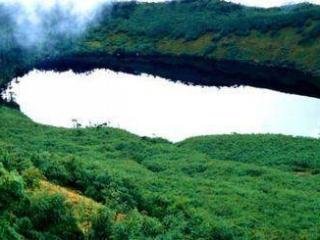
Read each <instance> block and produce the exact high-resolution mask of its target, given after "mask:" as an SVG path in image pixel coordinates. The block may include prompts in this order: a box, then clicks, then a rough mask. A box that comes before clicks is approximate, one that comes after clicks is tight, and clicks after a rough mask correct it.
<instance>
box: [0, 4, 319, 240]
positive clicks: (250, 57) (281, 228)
mask: <svg viewBox="0 0 320 240" xmlns="http://www.w3.org/2000/svg"><path fill="white" fill-rule="evenodd" d="M99 19H100V21H99V22H98V23H97V24H95V25H94V26H91V27H90V29H89V30H88V32H87V33H86V34H85V35H84V36H81V37H76V38H69V37H68V38H64V36H55V35H54V33H48V36H49V37H48V39H50V40H51V41H49V42H46V41H44V42H41V44H38V45H37V46H36V47H33V48H24V47H22V46H20V45H19V44H18V43H17V39H16V38H15V36H14V24H13V23H12V22H11V21H10V18H9V16H8V15H7V14H6V12H5V11H4V10H3V9H2V8H1V6H0V33H1V37H0V91H1V88H2V87H4V85H5V84H6V83H8V82H9V81H10V80H11V79H12V78H14V77H16V76H19V75H21V74H23V73H25V72H26V71H28V70H30V69H31V68H33V67H34V66H36V65H37V64H38V63H39V62H41V61H43V59H50V58H60V57H63V56H65V55H77V56H79V55H80V56H88V55H89V56H93V57H94V56H96V55H98V54H99V55H102V56H103V55H116V56H119V55H134V56H140V57H141V56H171V57H177V58H178V57H179V56H192V57H194V56H196V57H201V58H205V59H209V60H234V61H241V62H248V63H254V64H262V65H272V66H281V67H286V66H291V67H294V68H297V69H299V70H302V71H305V72H311V73H313V74H314V75H318V76H320V73H319V67H320V58H319V56H320V55H319V53H320V41H319V36H320V31H319V29H320V28H319V26H320V7H318V6H314V5H310V4H302V5H297V6H291V7H285V8H273V9H268V10H266V9H257V8H248V7H243V6H239V5H235V4H231V3H226V2H221V1H217V0H202V1H199V0H197V1H196V0H185V1H179V2H178V1H177V2H170V3H148V4H147V3H144V4H140V3H121V4H117V5H115V6H114V8H113V9H112V10H111V11H110V9H107V8H106V10H105V12H103V13H102V15H101V17H100V18H99ZM53 67H54V66H53ZM314 84H315V85H318V86H319V85H320V83H319V82H315V83H314ZM0 101H1V100H0ZM319 186H320V140H319V139H309V138H294V137H287V136H280V135H237V134H234V135H225V136H206V137H197V138H192V139H188V140H186V141H183V142H181V143H177V144H172V143H170V142H168V141H166V140H163V139H150V138H140V137H137V136H135V135H132V134H129V133H127V132H125V131H121V130H117V129H112V128H104V127H97V128H88V129H72V130H67V129H62V128H53V127H48V126H42V125H38V124H35V123H33V122H32V121H31V120H30V119H28V118H27V117H25V116H23V115H22V114H21V113H20V112H19V111H17V110H13V109H10V108H7V107H4V106H1V105H0V239H4V240H13V239H32V240H33V239H36V240H44V239H50V240H59V239H92V240H93V239H98V240H105V239H113V240H117V239H119V240H120V239H121V240H124V239H158V240H160V239H161V240H169V239H172V240H176V239H203V240H205V239H224V240H226V239H308V240H309V239H315V240H316V239H320V227H319V226H320V215H319V211H320V189H319Z"/></svg>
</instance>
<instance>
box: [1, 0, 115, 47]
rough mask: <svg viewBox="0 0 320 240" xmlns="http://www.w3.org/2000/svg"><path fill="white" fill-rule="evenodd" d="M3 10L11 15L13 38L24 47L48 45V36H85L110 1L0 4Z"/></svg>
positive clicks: (3, 1) (4, 0) (39, 0)
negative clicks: (45, 43)
mask: <svg viewBox="0 0 320 240" xmlns="http://www.w3.org/2000/svg"><path fill="white" fill-rule="evenodd" d="M0 5H1V6H2V9H3V10H4V11H6V12H7V13H9V14H10V18H11V20H12V22H13V24H14V35H15V37H16V39H17V41H18V42H19V43H20V44H21V45H23V46H34V45H37V44H40V43H43V42H45V41H46V40H47V39H46V38H47V37H48V35H61V36H66V35H77V34H81V33H83V32H84V31H85V30H86V28H87V26H88V24H90V23H91V22H92V21H94V20H95V18H96V17H97V16H98V14H99V12H100V11H101V9H102V8H103V7H104V6H111V5H112V1H111V0H90V1H77V0H46V1H42V0H11V1H7V0H0Z"/></svg>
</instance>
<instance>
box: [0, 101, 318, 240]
mask: <svg viewBox="0 0 320 240" xmlns="http://www.w3.org/2000/svg"><path fill="white" fill-rule="evenodd" d="M0 122H1V125H0V152H1V151H6V150H9V151H10V152H11V153H15V155H14V156H15V157H13V158H12V160H11V164H13V165H14V164H15V163H14V162H21V161H26V160H27V159H28V160H31V161H33V163H34V164H35V165H36V166H37V167H38V168H40V169H41V171H42V173H43V174H44V175H45V176H46V177H47V178H48V180H50V181H53V182H55V183H59V184H61V185H66V186H69V185H70V182H68V181H66V180H63V178H62V175H59V173H60V172H62V170H63V168H62V167H63V165H64V164H68V163H70V162H72V161H76V166H78V167H79V169H82V171H84V170H85V171H87V173H88V174H89V170H90V169H91V170H94V171H95V175H101V174H102V173H106V172H108V174H109V175H110V176H111V178H112V179H113V180H112V181H114V182H118V181H120V180H121V181H123V180H127V181H129V182H130V183H131V184H132V185H130V188H133V189H136V191H137V193H139V194H133V195H132V193H129V195H130V194H131V195H132V196H131V197H132V198H133V199H134V200H136V201H138V202H139V204H138V205H136V207H137V208H138V210H139V212H140V213H142V214H143V215H146V216H150V217H153V218H155V219H158V221H160V223H161V228H160V229H162V230H159V231H160V232H162V235H163V236H164V237H165V236H167V238H169V239H170V237H169V236H171V237H172V236H175V237H173V239H179V238H184V239H186V238H187V239H188V238H189V239H200V238H201V239H209V238H210V236H211V237H212V235H215V236H220V235H221V236H224V238H222V239H229V238H237V239H253V238H256V239H317V238H318V237H319V236H320V232H319V228H318V226H319V223H320V218H319V215H318V214H317V212H319V210H320V209H319V207H320V206H319V198H320V194H319V183H320V175H318V174H317V173H318V172H317V169H318V166H319V159H318V156H317V155H316V154H314V155H312V154H311V152H312V153H313V152H315V153H316V152H319V151H320V142H319V140H311V139H303V138H292V137H280V136H272V135H270V136H263V135H257V136H254V135H252V136H246V137H244V136H238V135H234V136H216V137H215V136H212V137H203V138H198V139H190V140H187V141H186V142H182V143H179V144H177V145H173V144H171V143H168V142H166V141H163V140H150V139H143V138H139V137H137V136H134V135H131V134H129V133H127V132H124V131H121V130H117V129H83V130H77V129H76V130H66V129H58V128H52V127H46V126H41V125H37V124H35V123H32V122H31V121H30V120H29V119H27V118H26V117H25V116H23V115H22V114H21V113H19V112H17V111H15V110H10V109H8V108H5V107H0ZM283 140H285V141H284V142H285V144H284V143H283ZM287 144H288V146H290V147H288V148H286V147H285V146H286V145H287ZM244 146H246V147H244ZM257 147H259V148H257ZM228 149H230V151H228ZM243 149H244V151H242V150H243ZM246 149H248V150H250V151H246ZM252 149H255V150H254V151H251V150H252ZM312 149H313V150H312ZM215 150H216V151H215ZM264 150H265V151H264ZM262 152H263V153H262ZM37 155H40V156H42V158H44V159H43V162H41V161H40V160H39V159H37V158H36V157H35V156H37ZM294 156H299V160H300V158H301V159H309V160H310V161H313V162H314V164H313V165H300V164H299V167H300V168H299V169H298V171H296V170H297V168H296V164H297V163H296V161H295V160H296V159H293V157H294ZM215 158H218V159H222V160H215ZM60 159H62V160H61V162H56V161H58V160H59V161H60ZM74 159H75V160H74ZM248 159H250V161H248ZM268 159H269V160H270V161H268ZM0 160H1V159H0ZM7 160H8V159H7ZM223 160H224V161H223ZM228 160H232V161H228ZM291 160H292V161H291ZM3 161H5V160H4V159H3ZM243 162H249V163H243ZM50 163H52V164H53V165H52V166H51V167H47V166H46V165H48V164H49V165H50ZM56 171H58V173H57V172H56ZM82 177H83V176H82V175H81V172H79V173H78V174H75V176H74V178H76V179H73V181H72V182H74V181H78V184H76V185H74V186H72V187H76V188H78V191H82V193H83V194H85V195H87V196H89V197H91V198H95V197H96V196H95V195H91V194H90V191H89V190H88V189H86V188H85V187H84V185H81V182H82V181H84V180H83V179H82ZM94 181H96V180H92V181H91V182H90V184H94ZM42 187H44V189H56V187H52V185H51V184H49V183H45V184H44V185H42ZM119 187H120V188H123V186H122V187H121V186H119ZM59 191H60V190H59ZM104 191H108V190H104ZM62 192H63V193H64V192H65V190H62ZM67 195H69V194H67ZM71 195H73V194H71ZM159 197H160V198H159ZM154 198H156V199H158V200H156V201H155V200H153V199H154ZM160 199H161V201H160ZM96 200H97V201H101V200H99V199H96ZM109 200H110V199H109ZM111 200H112V197H111ZM114 200H115V201H116V202H120V201H122V200H121V198H120V199H119V198H117V195H115V199H114ZM86 201H87V200H86ZM88 201H90V200H88ZM158 201H160V202H162V203H161V204H160V205H158V204H159V203H158ZM163 201H164V202H163ZM165 202H166V204H164V203H165ZM102 203H103V202H102ZM110 204H111V202H109V203H108V201H107V202H106V206H108V205H109V206H110ZM119 204H120V203H119ZM133 207H134V206H133ZM134 208H135V207H134ZM115 209H117V207H115ZM120 209H122V210H120ZM120 209H119V210H117V211H118V212H117V213H118V214H119V213H121V214H122V212H123V213H127V212H130V211H131V210H130V207H129V209H126V208H120ZM293 209H294V211H293ZM163 216H165V217H166V218H163ZM173 216H174V217H173ZM172 219H176V220H175V221H177V222H175V223H174V224H173V223H172V222H171V224H173V225H170V224H169V225H168V222H170V221H173V220H172ZM175 228H179V229H182V230H181V231H182V232H184V235H183V236H184V237H182V236H181V235H174V234H177V233H176V231H177V230H176V229H175ZM188 228H189V229H190V228H191V229H192V231H193V232H192V233H188V232H189V231H188V230H187V229H188ZM174 230H175V231H174ZM179 231H180V230H179ZM170 234H171V235H170ZM179 236H180V237H179ZM228 236H229V238H228ZM131 237H132V238H134V236H131ZM135 237H136V238H139V237H137V236H135ZM141 238H144V237H141V236H140V239H141Z"/></svg>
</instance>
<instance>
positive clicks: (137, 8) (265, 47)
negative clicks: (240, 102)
mask: <svg viewBox="0 0 320 240" xmlns="http://www.w3.org/2000/svg"><path fill="white" fill-rule="evenodd" d="M105 14H106V15H102V21H101V22H100V25H98V26H96V27H95V28H93V29H92V30H91V31H90V33H89V34H88V36H87V38H86V39H85V40H84V43H83V44H82V46H83V49H81V50H84V51H89V52H92V51H100V52H104V53H110V54H114V53H118V54H121V53H127V54H128V53H131V54H139V55H157V54H166V55H173V56H181V55H191V56H200V57H204V58H209V59H212V60H232V61H241V62H250V63H252V64H262V65H271V66H283V67H285V66H286V67H293V68H297V69H299V70H302V71H306V72H312V73H314V74H316V75H319V74H320V73H319V66H320V59H319V51H320V45H319V36H320V6H316V5H311V4H300V5H293V6H287V7H282V8H271V9H260V8H252V7H245V6H241V5H237V4H233V3H229V2H224V1H219V0H185V1H172V2H167V3H149V4H138V3H127V4H118V5H116V6H115V7H114V8H113V9H112V11H111V13H109V12H108V13H105ZM107 15H110V17H105V16H107ZM318 84H319V83H318Z"/></svg>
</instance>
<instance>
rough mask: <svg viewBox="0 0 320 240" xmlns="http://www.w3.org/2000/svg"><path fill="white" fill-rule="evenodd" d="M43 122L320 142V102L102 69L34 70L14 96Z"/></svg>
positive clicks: (17, 84) (173, 136) (172, 136)
mask: <svg viewBox="0 0 320 240" xmlns="http://www.w3.org/2000/svg"><path fill="white" fill-rule="evenodd" d="M9 91H10V92H13V93H14V97H15V100H16V102H17V103H18V104H19V105H20V107H21V111H22V112H23V113H25V114H26V115H27V116H29V117H30V118H31V119H32V120H34V121H35V122H38V123H42V124H47V125H52V126H58V127H67V128H69V127H73V126H74V121H73V120H75V119H76V120H77V121H78V122H79V123H81V124H82V126H93V125H95V124H102V123H108V126H110V127H116V128H121V129H125V130H127V131H129V132H132V133H135V134H138V135H140V136H150V137H155V136H156V137H163V138H166V139H169V140H171V141H174V142H176V141H180V140H183V139H185V138H188V137H192V136H199V135H210V134H224V133H234V132H237V133H281V134H286V135H298V136H309V137H319V134H320V99H315V98H310V97H304V96H298V95H290V94H285V93H280V92H276V91H271V90H266V89H258V88H253V87H238V88H228V87H224V88H220V89H219V88H216V87H200V86H190V85H185V84H182V83H179V82H177V83H175V82H171V81H169V80H166V79H163V78H160V77H153V76H150V75H140V76H136V75H131V74H125V73H116V72H113V71H110V70H106V69H97V70H94V71H92V72H91V73H87V74H75V73H73V72H72V71H68V72H62V73H58V72H45V71H38V70H34V71H31V72H30V73H29V74H27V75H25V76H24V77H22V78H18V79H17V81H13V82H12V85H11V89H10V90H8V92H9Z"/></svg>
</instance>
